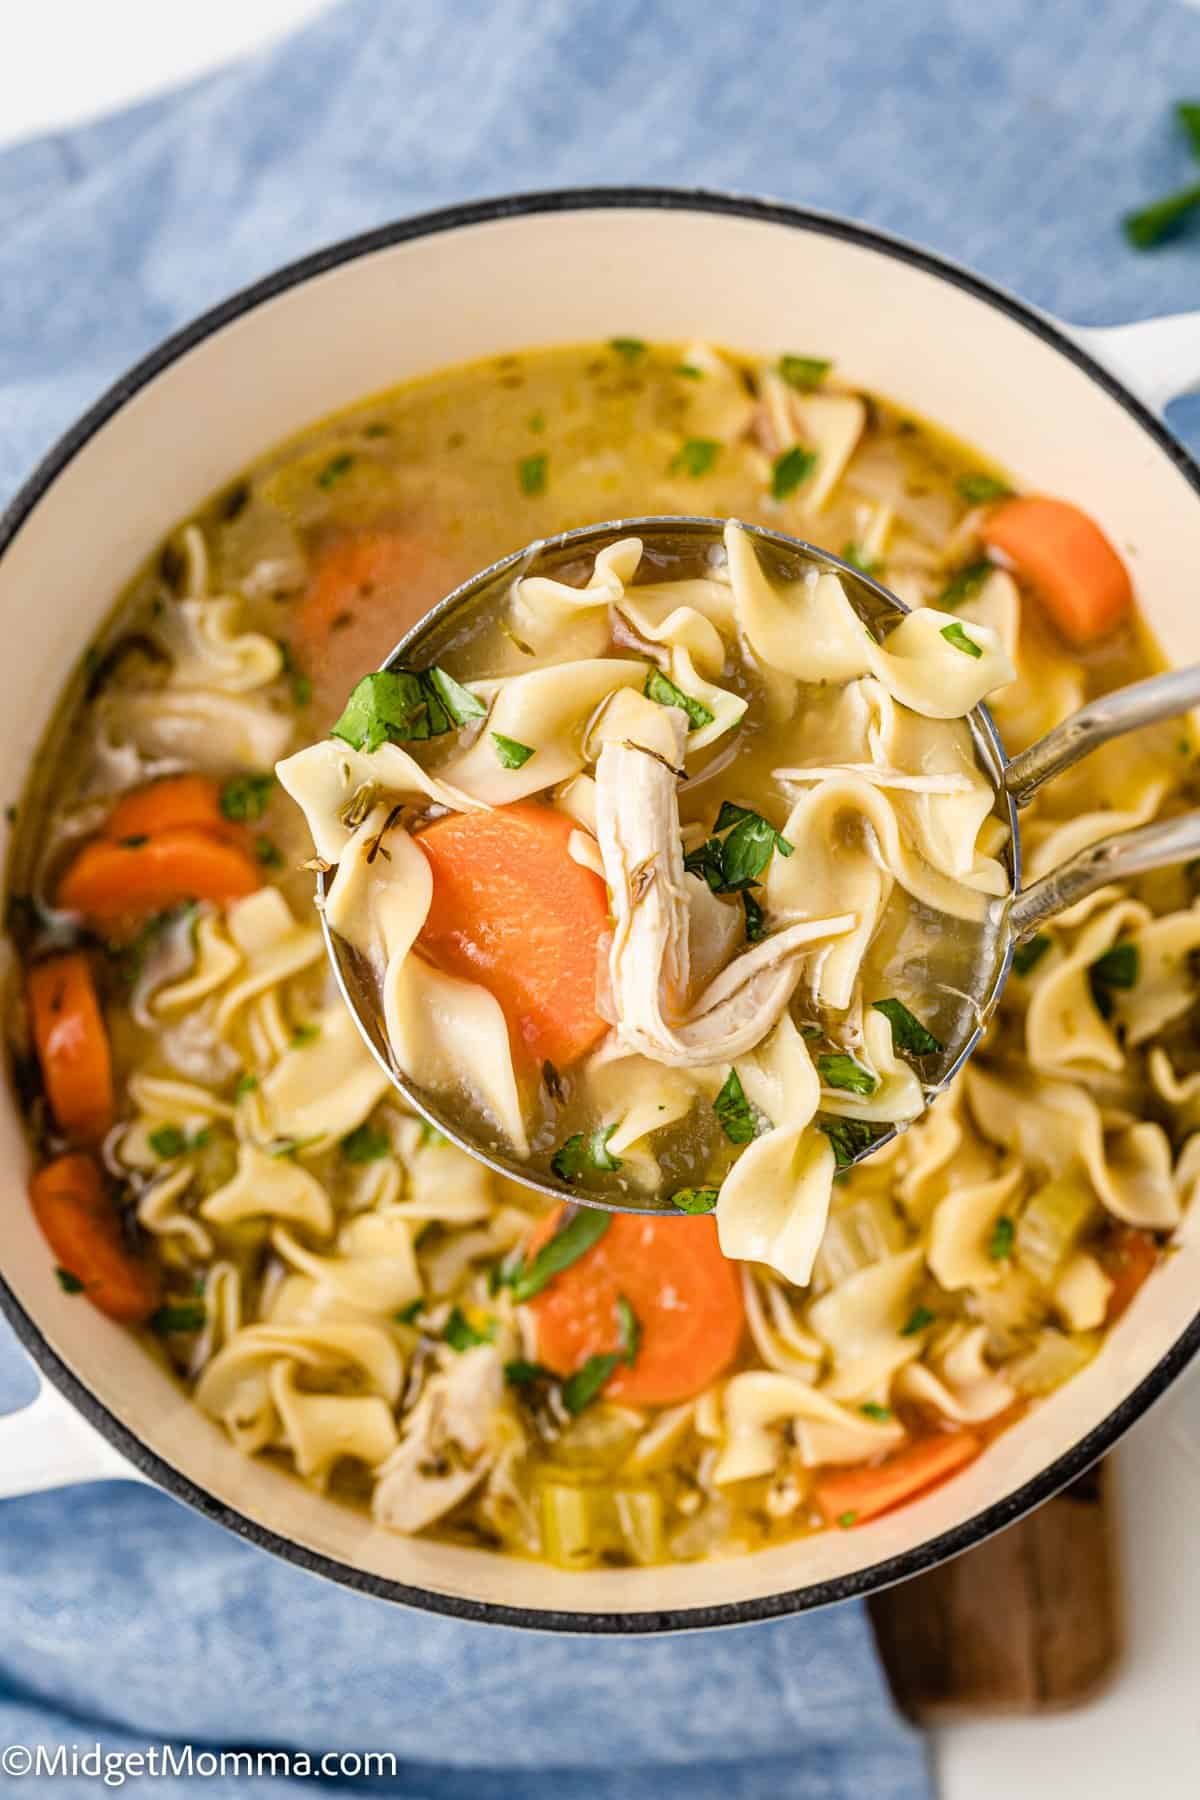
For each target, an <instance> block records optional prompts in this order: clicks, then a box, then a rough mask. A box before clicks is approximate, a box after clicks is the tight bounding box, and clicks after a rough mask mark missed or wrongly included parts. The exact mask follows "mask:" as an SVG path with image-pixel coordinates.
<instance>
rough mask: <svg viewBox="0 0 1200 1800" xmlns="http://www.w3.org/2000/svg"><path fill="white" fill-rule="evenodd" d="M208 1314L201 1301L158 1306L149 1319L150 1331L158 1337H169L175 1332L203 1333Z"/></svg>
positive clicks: (183, 1301)
mask: <svg viewBox="0 0 1200 1800" xmlns="http://www.w3.org/2000/svg"><path fill="white" fill-rule="evenodd" d="M207 1317H208V1314H207V1312H206V1311H205V1307H204V1302H203V1300H182V1301H179V1302H178V1303H177V1304H175V1305H172V1304H171V1303H170V1302H168V1303H167V1304H166V1305H165V1306H160V1307H159V1309H158V1311H157V1312H156V1313H152V1314H151V1317H150V1329H151V1331H153V1332H157V1334H158V1336H159V1337H170V1336H171V1334H172V1333H173V1332H177V1331H203V1329H204V1322H205V1320H206V1319H207Z"/></svg>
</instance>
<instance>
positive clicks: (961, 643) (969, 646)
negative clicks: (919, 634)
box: [939, 619, 983, 657]
mask: <svg viewBox="0 0 1200 1800" xmlns="http://www.w3.org/2000/svg"><path fill="white" fill-rule="evenodd" d="M939 635H940V636H941V637H944V638H945V640H946V642H947V643H948V644H953V645H954V648H955V649H956V650H961V651H962V653H963V655H964V656H974V657H980V656H982V655H983V645H982V644H977V643H976V642H975V639H974V638H973V637H968V636H967V634H966V632H965V631H964V630H963V628H962V626H961V625H960V624H959V622H958V620H957V619H955V621H954V623H953V624H952V625H943V626H942V629H941V632H940V634H939Z"/></svg>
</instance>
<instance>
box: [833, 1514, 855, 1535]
mask: <svg viewBox="0 0 1200 1800" xmlns="http://www.w3.org/2000/svg"><path fill="white" fill-rule="evenodd" d="M838 1524H839V1525H840V1526H841V1528H842V1530H843V1531H849V1529H850V1527H851V1526H852V1525H857V1524H858V1514H857V1513H856V1512H844V1513H839V1514H838Z"/></svg>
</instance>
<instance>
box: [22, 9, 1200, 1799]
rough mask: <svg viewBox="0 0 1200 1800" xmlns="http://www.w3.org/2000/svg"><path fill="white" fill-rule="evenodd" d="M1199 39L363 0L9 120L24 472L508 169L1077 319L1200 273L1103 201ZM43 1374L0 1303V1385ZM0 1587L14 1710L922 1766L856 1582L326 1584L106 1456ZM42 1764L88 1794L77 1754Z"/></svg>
mask: <svg viewBox="0 0 1200 1800" xmlns="http://www.w3.org/2000/svg"><path fill="white" fill-rule="evenodd" d="M1198 55H1200V17H1197V16H1196V15H1194V14H1191V13H1189V12H1187V11H1186V10H1185V9H1184V8H1183V7H1182V6H1180V5H1177V4H1172V3H1171V0H1107V3H1106V4H1103V5H1097V4H1096V0H1059V4H1058V5H1057V6H1054V7H1047V6H1045V5H1044V3H1043V0H990V4H989V5H988V6H987V7H980V6H978V5H976V4H974V3H973V0H917V3H916V4H913V5H910V6H907V7H900V6H897V5H896V4H895V0H861V3H860V4H859V5H858V6H856V7H853V8H848V7H847V6H846V4H845V0H808V4H806V5H805V6H804V7H802V8H798V7H782V6H780V5H779V4H778V0H742V4H741V5H740V6H739V7H737V8H736V9H730V8H721V7H714V6H711V5H709V6H705V7H699V6H697V5H696V4H695V0H692V4H690V5H685V4H684V3H683V0H500V3H499V4H497V3H495V0H457V4H456V6H455V7H454V9H453V14H452V15H449V16H448V15H447V11H446V9H445V8H444V7H442V6H439V5H438V4H437V0H409V3H408V4H405V5H399V4H389V3H388V0H342V4H340V5H337V6H335V7H334V8H333V9H332V10H331V11H330V12H328V13H327V14H325V15H323V16H321V17H319V18H318V19H317V21H316V22H315V23H314V24H312V25H311V26H309V27H308V28H307V29H305V30H304V31H302V32H300V33H298V34H296V35H295V36H294V37H293V38H292V39H290V40H289V41H287V42H286V43H284V44H282V45H280V46H277V47H274V48H272V49H271V50H270V51H268V52H266V53H264V54H262V55H260V56H258V57H255V58H252V59H249V60H247V61H245V62H243V63H241V64H239V65H237V66H236V67H233V68H231V69H229V70H226V71H223V72H220V73H218V74H216V75H214V76H210V77H208V78H206V79H205V80H203V81H200V82H198V83H196V84H194V85H193V86H191V87H190V88H188V89H187V90H185V91H182V92H180V93H177V94H174V95H170V96H167V97H165V98H159V99H155V100H153V101H150V102H148V103H146V104H144V105H142V106H139V107H136V108H134V109H131V110H130V111H128V112H125V113H123V114H120V115H118V116H115V117H112V118H108V119H104V120H101V121H98V122H96V123H94V124H91V125H88V126H86V127H83V128H81V129H78V130H74V131H71V132H68V133H59V134H56V135H54V136H52V137H47V138H43V139H40V140H37V141H34V142H30V143H27V144H23V145H19V146H17V147H15V148H13V149H11V150H9V151H7V152H4V153H0V504H3V502H4V500H5V499H6V498H7V497H8V496H9V494H10V493H11V491H12V490H13V489H14V488H15V486H16V485H17V483H18V481H19V480H20V479H21V477H22V476H23V475H24V474H25V473H26V472H27V471H28V469H29V467H30V465H31V464H32V462H33V461H34V459H35V458H36V457H37V456H38V455H39V454H40V453H41V452H42V451H43V450H44V449H46V448H47V447H48V445H49V444H50V443H51V442H52V440H53V439H54V437H55V436H56V435H57V434H58V432H59V431H61V430H62V429H63V428H64V427H65V426H66V425H67V424H69V423H70V421H71V420H72V418H73V417H74V416H75V415H76V414H77V413H78V412H79V411H80V410H81V409H82V408H83V407H84V406H85V405H86V404H87V403H88V402H89V401H91V400H92V399H94V398H95V397H96V395H97V394H98V393H99V391H100V390H101V389H102V388H103V387H104V386H105V385H106V384H107V383H108V382H109V381H110V380H111V379H112V378H113V377H114V376H115V375H116V374H118V373H119V372H120V371H121V369H122V368H124V367H125V366H126V365H128V364H129V363H130V362H131V361H132V360H133V359H134V358H136V357H137V356H139V355H140V354H142V353H143V352H144V351H145V350H146V349H148V348H149V347H150V346H151V345H152V343H153V342H154V341H155V340H156V339H158V338H160V337H161V336H162V335H163V334H164V333H166V332H167V331H169V330H172V329H173V328H174V327H176V326H177V325H179V324H180V323H182V322H183V321H184V320H185V319H186V318H187V317H189V316H190V315H192V314H194V313H195V312H197V311H199V310H201V309H202V308H203V307H205V306H207V305H209V304H211V303H212V302H213V301H215V300H217V299H219V298H220V297H222V296H223V295H224V294H226V293H228V292H229V291H230V290H231V289H233V288H235V287H237V286H240V285H242V284H243V283H245V282H247V281H249V280H251V279H253V278H254V277H256V276H258V275H260V274H262V273H264V272H265V271H266V270H268V269H270V268H271V267H273V266H274V265H276V264H278V263H280V262H281V261H284V260H286V259H288V258H290V257H293V256H295V255H298V254H300V253H302V252H304V251H305V250H308V249H311V248H313V247H315V246H317V245H319V244H321V243H323V242H327V241H329V240H330V239H334V238H337V237H340V236H343V235H345V234H347V233H349V232H353V231H358V230H361V229H364V228H365V227H368V226H371V225H375V224H379V223H381V222H383V221H385V220H387V219H389V218H393V217H396V216H398V215H401V214H405V213H409V212H412V211H416V210H419V209H422V208H425V207H429V206H433V205H438V204H442V203H445V202H449V201H453V200H456V199H460V198H464V197H468V196H474V195H478V194H483V193H494V192H498V191H501V190H509V191H511V190H515V189H521V188H532V187H538V186H548V185H569V184H574V183H589V182H617V181H641V182H664V183H677V184H680V185H710V186H724V187H732V188H738V189H742V190H748V191H761V192H769V193H775V194H781V195H783V196H785V197H787V198H791V199H795V200H798V201H801V202H803V203H806V204H810V205H815V206H823V207H828V208H830V209H833V210H837V211H842V212H848V213H851V214H855V215H858V216H860V217H863V218H866V219H868V220H870V221H871V222H872V223H875V224H878V225H882V226H885V227H888V228H891V229H893V230H896V231H899V232H902V233H905V234H907V235H910V236H913V237H915V238H918V239H920V240H923V241H924V242H927V243H929V244H932V245H934V246H935V247H936V248H938V249H940V250H942V251H944V252H947V253H949V254H951V255H954V256H957V257H959V258H961V259H962V260H964V261H966V262H969V263H971V264H972V265H974V266H975V267H976V268H978V269H980V270H981V271H982V272H984V273H985V274H990V275H993V276H995V277H996V278H998V279H1000V280H1001V281H1004V282H1006V283H1007V284H1009V285H1011V286H1013V287H1015V288H1017V289H1018V290H1019V291H1021V292H1023V293H1024V294H1026V295H1027V296H1028V297H1030V298H1031V299H1033V300H1035V301H1037V302H1039V303H1040V304H1041V305H1043V306H1045V307H1048V308H1050V309H1052V310H1055V311H1057V312H1059V313H1060V314H1062V315H1064V316H1066V317H1069V318H1073V319H1075V320H1077V321H1080V322H1107V321H1115V320H1117V319H1125V318H1133V317H1139V316H1145V315H1149V314H1151V313H1155V312H1163V311H1169V310H1173V309H1183V308H1186V307H1188V306H1191V305H1194V304H1195V303H1196V300H1197V294H1198V282H1197V246H1196V245H1195V244H1194V243H1191V244H1190V243H1188V242H1187V241H1186V240H1185V241H1181V242H1180V243H1178V244H1177V245H1174V246H1172V247H1171V248H1169V249H1166V250H1163V251H1161V252H1159V253H1157V254H1156V255H1154V256H1149V257H1138V256H1136V255H1134V254H1133V253H1132V252H1131V251H1129V250H1127V249H1126V248H1125V246H1124V245H1123V243H1122V240H1121V239H1120V236H1119V234H1118V231H1117V226H1116V220H1117V216H1118V215H1119V214H1120V213H1121V212H1122V211H1124V210H1126V209H1127V208H1129V207H1132V206H1135V205H1137V204H1139V203H1140V202H1141V201H1142V200H1144V199H1145V198H1148V197H1151V196H1154V195H1156V194H1157V193H1159V192H1161V191H1165V190H1166V189H1168V188H1170V187H1172V186H1175V185H1183V184H1184V183H1186V182H1188V181H1190V180H1192V179H1193V173H1192V169H1191V167H1190V165H1189V160H1188V156H1187V152H1186V150H1185V149H1184V148H1183V147H1182V146H1181V144H1180V143H1179V142H1178V141H1177V139H1176V137H1175V135H1174V133H1173V131H1172V129H1171V127H1170V124H1169V120H1168V116H1167V113H1168V108H1169V106H1170V103H1171V102H1172V101H1173V100H1175V99H1177V98H1179V97H1181V92H1182V93H1186V82H1187V80H1188V72H1189V71H1191V70H1197V71H1198V79H1200V62H1198ZM1193 417H1196V418H1197V419H1200V413H1198V414H1194V415H1193ZM1185 422H1189V421H1186V420H1185ZM8 775H9V776H11V771H10V772H8ZM33 1388H34V1383H33V1381H32V1378H31V1376H30V1373H29V1370H28V1366H27V1365H26V1364H25V1362H24V1359H23V1357H22V1355H21V1353H20V1351H19V1350H18V1349H17V1347H16V1345H15V1343H14V1341H13V1340H12V1338H11V1336H10V1334H9V1333H8V1331H7V1327H5V1326H3V1324H2V1323H0V1411H3V1410H8V1409H10V1408H12V1407H14V1406H17V1405H19V1404H21V1403H23V1402H24V1401H25V1400H27V1399H28V1398H29V1397H30V1395H31V1393H32V1391H33ZM0 1617H2V1618H3V1620H4V1625H5V1629H4V1631H3V1633H2V1634H0V1746H3V1745H4V1744H14V1743H16V1744H20V1743H24V1744H29V1745H36V1744H41V1745H44V1746H47V1747H54V1746H57V1745H59V1744H76V1745H81V1746H87V1745H89V1744H92V1743H95V1742H96V1741H97V1740H98V1741H99V1742H100V1743H101V1744H102V1745H103V1747H104V1749H105V1750H107V1751H109V1752H114V1751H120V1750H136V1749H139V1748H142V1747H144V1746H145V1745H147V1744H150V1743H157V1742H160V1741H162V1740H167V1741H170V1742H172V1743H174V1744H176V1745H178V1744H182V1743H191V1744H192V1745H194V1746H196V1747H197V1748H203V1749H209V1750H212V1749H219V1748H221V1747H225V1746H235V1747H237V1746H246V1745H251V1746H267V1747H275V1746H286V1747H291V1748H307V1749H309V1750H310V1751H312V1752H313V1753H314V1754H315V1753H317V1752H320V1751H323V1750H328V1749H339V1748H357V1749H360V1750H362V1749H386V1750H392V1751H394V1752H395V1753H396V1754H397V1756H398V1758H399V1762H400V1772H399V1774H398V1776H397V1778H396V1780H395V1781H374V1782H371V1783H367V1784H365V1785H367V1786H369V1787H370V1788H371V1790H372V1791H378V1792H389V1793H396V1794H401V1793H402V1794H404V1795H407V1796H410V1797H411V1800H459V1796H462V1797H463V1800H466V1797H467V1796H469V1797H470V1800H493V1796H495V1800H500V1797H501V1796H504V1800H510V1797H511V1796H514V1795H516V1796H520V1800H541V1796H543V1795H544V1796H550V1795H551V1794H553V1795H554V1796H555V1797H556V1800H585V1797H586V1800H608V1797H609V1796H612V1797H613V1800H616V1796H618V1795H619V1796H620V1797H621V1800H643V1797H644V1800H674V1797H675V1796H676V1795H679V1796H681V1797H682V1796H684V1795H687V1796H688V1800H709V1797H710V1796H711V1797H712V1800H716V1797H717V1796H718V1795H719V1796H721V1797H722V1800H742V1797H745V1800H750V1797H751V1796H755V1797H757V1796H759V1795H763V1794H767V1793H770V1794H772V1795H773V1796H777V1800H920V1797H921V1796H925V1795H927V1794H928V1783H927V1774H926V1769H925V1758H924V1752H923V1748H922V1745H921V1741H920V1739H919V1738H918V1737H917V1736H916V1734H914V1733H912V1732H911V1731H909V1730H908V1729H907V1728H906V1727H905V1726H904V1725H902V1724H901V1722H900V1721H899V1720H898V1719H897V1717H896V1716H895V1714H894V1712H893V1711H892V1708H891V1705H890V1701H889V1699H888V1696H887V1693H886V1687H885V1684H884V1682H883V1680H882V1677H881V1675H880V1672H879V1669H878V1666H877V1663H876V1660H875V1656H874V1651H873V1647H872V1644H871V1639H870V1632H869V1627H868V1624H867V1621H866V1617H865V1614H864V1613H863V1611H862V1609H861V1608H860V1607H858V1606H852V1605H845V1606H841V1607H838V1608H835V1609H832V1610H830V1611H827V1612H824V1613H822V1614H818V1615H813V1616H809V1617H806V1618H800V1619H795V1620H783V1621H779V1622H775V1623H772V1624H768V1625H760V1626H757V1627H753V1628H750V1629H747V1630H742V1631H737V1632H732V1631H728V1632H721V1633H702V1634H697V1635H695V1636H691V1637H687V1638H678V1639H659V1640H628V1641H624V1642H620V1641H611V1640H604V1641H602V1640H567V1639H555V1638H549V1637H543V1636H537V1635H532V1634H513V1633H506V1634H504V1635H503V1636H501V1635H499V1634H498V1633H495V1632H491V1631H488V1630H486V1629H485V1628H482V1627H478V1626H473V1625H463V1624H460V1623H458V1622H456V1621H452V1620H447V1619H440V1618H434V1617H430V1616H425V1615H419V1614H415V1613H409V1612H404V1611H400V1610H398V1609H391V1608H388V1607H386V1606H384V1605H383V1604H382V1603H379V1602H375V1601H371V1600H368V1599H365V1598H362V1597H360V1596H357V1595H353V1594H350V1593H346V1592H343V1591H340V1590H336V1589H333V1588H331V1587H327V1586H325V1585H323V1584H320V1583H317V1582H315V1581H313V1580H312V1579H311V1578H310V1577H308V1576H306V1575H304V1574H301V1573H300V1572H299V1571H297V1570H294V1569H292V1568H291V1567H289V1566H287V1565H284V1564H280V1563H276V1562H275V1561H273V1560H271V1559H269V1558H268V1557H266V1556H265V1555H263V1554H262V1553H260V1552H257V1551H255V1550H252V1549H251V1548H249V1547H248V1546H247V1545H245V1544H243V1543H241V1542H239V1541H237V1540H235V1539H233V1538H232V1537H230V1536H227V1535H225V1534H223V1533H222V1532H220V1531H218V1530H217V1529H216V1528H215V1527H213V1526H211V1525H209V1524H208V1523H207V1522H205V1521H204V1520H202V1519H201V1518H199V1517H198V1516H195V1515H193V1514H191V1513H190V1512H188V1511H187V1510H185V1509H184V1508H182V1507H180V1506H178V1505H176V1504H175V1502H173V1501H172V1500H169V1499H168V1498H167V1497H166V1496H164V1495H161V1494H159V1493H157V1492H153V1491H149V1490H146V1489H144V1488H139V1487H135V1486H132V1485H130V1484H123V1483H98V1484H94V1485H92V1486H90V1487H86V1488H77V1489H73V1490H70V1491H64V1492H59V1493H51V1494H46V1495H40V1496H35V1497H31V1498H28V1499H24V1500H19V1501H18V1500H14V1501H9V1502H7V1503H4V1504H3V1505H2V1506H0ZM345 1785H348V1786H349V1785H355V1784H354V1783H353V1782H351V1781H346V1782H345ZM301 1786H303V1783H302V1781H300V1780H299V1779H297V1780H295V1781H293V1780H290V1779H288V1778H286V1777H283V1776H278V1777H274V1776H272V1777H265V1778H263V1779H261V1780H260V1781H259V1782H257V1783H256V1784H255V1790H254V1791H256V1792H257V1791H259V1790H260V1789H261V1790H262V1791H265V1792H275V1791H278V1792H281V1793H282V1792H284V1791H287V1792H291V1791H293V1789H295V1790H298V1789H299V1788H300V1787H301ZM31 1791H32V1790H31ZM36 1791H37V1792H38V1793H39V1794H44V1795H46V1796H47V1797H48V1800H67V1797H68V1796H74V1795H77V1794H78V1795H80V1796H82V1795H84V1794H85V1793H88V1792H94V1791H95V1790H94V1783H93V1781H92V1780H91V1779H90V1778H89V1777H87V1776H85V1775H81V1776H78V1777H73V1776H71V1775H61V1776H56V1777H42V1778H41V1779H39V1780H38V1783H37V1788H36ZM155 1791H156V1792H160V1793H162V1794H163V1795H164V1796H167V1797H168V1800H173V1797H174V1796H176V1795H180V1796H182V1795H184V1794H192V1793H193V1792H197V1793H198V1792H200V1791H203V1792H204V1793H206V1794H208V1795H210V1796H212V1800H224V1796H226V1795H228V1796H230V1797H232V1796H234V1795H238V1796H241V1795H243V1794H245V1793H246V1792H248V1791H249V1786H248V1783H247V1782H246V1781H245V1780H244V1778H242V1777H241V1776H238V1775H233V1776H231V1777H229V1778H228V1779H227V1780H222V1779H216V1780H208V1781H203V1782H201V1781H199V1780H193V1779H188V1778H186V1777H167V1778H166V1779H164V1780H161V1781H159V1782H158V1783H156V1785H155Z"/></svg>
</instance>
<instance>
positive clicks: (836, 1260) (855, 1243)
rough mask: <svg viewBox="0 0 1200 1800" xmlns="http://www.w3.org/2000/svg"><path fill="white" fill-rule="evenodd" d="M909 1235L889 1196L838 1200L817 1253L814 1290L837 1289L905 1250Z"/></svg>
mask: <svg viewBox="0 0 1200 1800" xmlns="http://www.w3.org/2000/svg"><path fill="white" fill-rule="evenodd" d="M907 1237H908V1234H907V1232H906V1230H905V1228H904V1222H903V1220H902V1219H901V1217H900V1215H899V1213H898V1212H897V1211H896V1206H895V1203H894V1201H893V1200H892V1198H891V1195H890V1194H888V1193H883V1194H867V1195H858V1196H856V1195H853V1194H850V1195H847V1196H846V1198H845V1199H844V1200H842V1202H841V1204H840V1205H839V1204H838V1203H837V1201H836V1200H835V1202H834V1206H833V1208H832V1210H831V1212H830V1215H829V1222H828V1224H827V1225H826V1227H825V1236H824V1238H823V1239H822V1241H821V1248H820V1250H819V1252H818V1253H817V1260H816V1264H815V1268H814V1275H815V1281H814V1284H813V1285H814V1287H817V1288H820V1289H821V1290H824V1289H825V1288H831V1287H838V1286H840V1284H841V1283H842V1282H843V1281H845V1280H846V1278H847V1276H849V1275H854V1274H855V1273H857V1271H858V1270H859V1269H865V1268H866V1267H867V1266H868V1264H869V1263H875V1262H880V1261H881V1260H882V1259H883V1258H884V1257H885V1256H890V1255H892V1254H893V1253H894V1252H895V1251H897V1250H902V1249H903V1248H904V1245H905V1243H906V1241H907Z"/></svg>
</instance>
